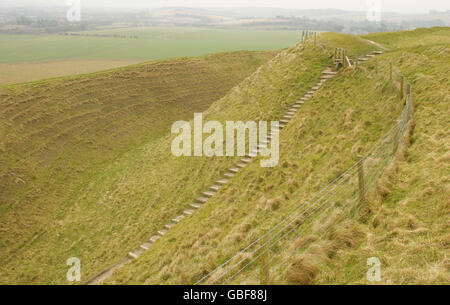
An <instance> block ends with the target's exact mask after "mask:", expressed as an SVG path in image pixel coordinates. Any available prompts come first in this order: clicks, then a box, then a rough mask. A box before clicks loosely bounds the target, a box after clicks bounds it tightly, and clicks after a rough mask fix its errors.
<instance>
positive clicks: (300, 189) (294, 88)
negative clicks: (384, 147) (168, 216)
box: [108, 34, 402, 284]
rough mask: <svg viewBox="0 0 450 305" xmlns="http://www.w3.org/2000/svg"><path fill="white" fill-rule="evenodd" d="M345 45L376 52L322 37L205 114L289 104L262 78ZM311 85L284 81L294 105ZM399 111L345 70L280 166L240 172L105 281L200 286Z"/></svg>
mask: <svg viewBox="0 0 450 305" xmlns="http://www.w3.org/2000/svg"><path fill="white" fill-rule="evenodd" d="M342 39H345V40H346V42H347V46H348V47H349V48H351V47H352V46H355V49H353V50H351V52H352V54H354V55H356V54H358V51H357V50H358V49H359V50H362V51H364V53H359V54H365V53H367V52H369V51H370V50H371V48H372V47H371V46H370V45H369V44H367V43H365V42H364V41H363V40H360V39H357V38H354V37H352V36H348V35H337V34H325V35H324V36H322V37H321V39H320V40H319V41H320V43H319V45H320V46H319V47H317V48H316V49H314V48H313V50H315V52H314V53H313V54H309V52H311V51H310V50H309V48H307V49H305V50H302V49H301V48H298V47H297V48H294V49H291V50H289V51H288V52H287V53H285V54H281V55H280V56H279V59H278V60H276V61H274V62H273V63H272V64H271V65H270V68H266V69H262V70H261V71H260V72H259V73H257V74H255V75H254V76H253V77H252V78H251V80H252V81H251V82H243V83H242V84H241V85H240V86H239V89H240V90H239V91H238V92H236V93H234V92H233V93H232V94H230V95H229V96H227V97H225V98H224V99H222V100H221V101H219V102H217V103H215V104H213V105H212V107H211V108H210V110H209V112H208V113H210V114H213V113H214V111H215V110H216V109H220V108H219V107H220V104H221V103H222V102H224V101H229V100H232V101H233V103H237V102H239V101H245V100H248V101H249V102H248V103H247V104H248V106H247V107H248V109H251V108H252V107H253V104H255V103H257V102H259V101H264V102H265V103H268V104H270V103H271V101H277V100H280V99H281V100H286V103H287V104H289V99H286V97H285V96H283V95H282V94H283V93H284V91H285V90H282V91H281V90H274V91H272V90H269V91H268V90H264V89H263V88H264V87H262V85H261V82H264V83H266V82H265V81H264V79H265V78H270V79H272V80H277V78H276V76H278V75H277V74H278V71H279V70H280V68H281V67H282V65H281V63H282V62H283V61H286V60H289V58H291V57H292V58H293V59H294V58H298V59H300V58H304V56H308V57H306V58H307V60H305V62H310V61H311V60H313V58H311V57H309V56H310V55H314V56H316V57H317V56H320V54H321V53H322V52H323V51H325V53H327V54H329V52H332V50H333V49H332V48H331V47H330V46H333V45H334V44H338V43H339V41H341V40H342ZM355 50H356V51H355ZM360 52H361V51H360ZM299 57H300V58H299ZM327 57H328V56H325V58H324V59H326V58H327ZM306 58H305V59H306ZM325 62H326V63H327V64H329V61H328V60H326V61H325ZM296 63H297V61H296ZM299 63H300V61H299V62H298V63H297V64H296V65H288V66H287V67H286V68H284V69H283V70H284V71H285V73H284V74H288V75H290V73H298V72H297V71H298V70H299V66H298V65H299ZM300 70H303V71H302V74H301V75H303V77H304V75H307V74H308V73H309V69H301V68H300ZM275 73H277V74H275ZM316 82H317V80H316ZM314 83H315V82H312V83H305V82H301V83H296V82H295V79H292V78H287V79H286V78H285V82H284V83H283V85H284V86H286V85H287V86H289V89H290V91H291V93H294V94H295V95H294V98H293V100H296V99H298V98H299V97H300V96H302V95H303V93H305V91H304V90H299V87H301V88H302V89H303V85H305V86H306V88H309V87H311V86H312V85H313V84H314ZM277 85H278V84H277V83H275V86H277ZM372 85H375V86H372ZM253 86H255V87H259V86H261V87H262V88H261V89H260V90H259V91H257V92H258V94H259V95H258V96H259V98H254V97H253V95H250V97H249V96H248V91H250V90H252V92H253V90H254V88H253ZM275 89H276V87H275ZM259 104H260V105H261V104H262V103H261V102H259ZM216 106H217V107H216ZM260 107H261V106H260ZM401 108H402V104H401V103H400V101H399V100H398V95H397V93H396V91H395V90H394V88H393V87H392V86H390V85H389V84H388V82H387V81H386V80H384V79H383V78H381V77H375V76H370V77H368V74H367V73H365V72H363V71H361V72H358V73H356V74H352V73H351V72H348V73H346V74H344V75H342V76H340V77H339V78H338V79H335V80H332V81H330V83H327V84H326V85H325V86H324V87H323V88H322V89H320V91H319V92H318V93H317V96H316V97H315V98H313V99H312V100H311V101H309V102H308V104H306V105H305V106H303V108H302V109H301V110H300V112H299V113H298V114H297V116H296V117H295V118H294V120H293V121H292V122H291V124H290V125H288V127H286V129H284V130H283V132H282V135H281V140H280V141H281V142H280V152H281V160H280V165H279V166H278V167H276V168H271V169H267V168H266V169H264V168H261V167H260V165H259V162H254V163H252V164H251V165H250V166H248V167H246V168H245V169H243V170H242V172H240V173H239V174H238V175H237V176H236V177H234V178H233V179H232V180H231V183H230V184H228V185H226V186H225V187H223V188H222V189H220V191H219V192H218V193H217V194H216V195H215V196H214V197H213V198H212V199H210V200H209V201H208V202H207V203H206V204H205V205H203V206H202V207H201V208H200V209H199V210H198V212H196V214H194V215H193V216H192V217H189V218H187V219H185V220H183V222H182V223H180V224H179V225H177V226H176V227H174V228H172V229H171V230H170V231H169V232H168V233H166V235H164V237H163V238H161V239H159V240H158V241H156V243H154V245H153V246H152V247H151V248H150V249H149V250H148V251H147V252H145V253H144V254H143V255H142V256H141V257H139V258H138V259H137V260H135V261H133V262H131V263H130V264H128V265H125V266H124V267H122V268H121V269H119V270H117V272H116V273H115V274H114V275H113V277H112V278H111V279H110V280H109V281H108V283H116V284H123V283H126V284H132V283H137V284H144V283H145V284H155V283H164V284H168V283H188V284H189V283H195V282H196V281H197V280H198V279H200V278H201V277H202V276H203V275H205V274H206V273H207V272H209V271H211V270H212V269H214V268H215V267H216V266H218V265H219V264H220V263H222V262H224V261H225V260H226V259H227V258H229V257H230V256H231V255H233V254H234V253H235V252H236V251H238V250H239V249H241V248H243V247H244V246H245V245H247V244H248V243H250V242H251V241H253V240H254V239H255V238H256V237H257V236H259V235H261V234H262V233H263V232H265V230H267V229H268V228H270V227H271V226H273V225H274V224H275V223H277V222H278V221H280V219H281V218H282V217H284V216H285V215H286V214H287V213H289V212H290V211H292V209H293V208H294V207H295V206H296V204H297V203H298V202H299V201H302V200H303V199H307V198H308V197H310V196H311V195H312V194H314V193H315V192H317V191H318V190H319V189H320V188H322V187H323V186H324V185H326V184H328V183H329V182H330V181H331V180H333V179H334V178H335V177H336V176H337V175H339V173H341V172H342V170H344V169H346V167H348V166H349V165H350V164H352V163H354V162H355V160H356V158H357V156H358V154H359V153H363V152H364V151H365V150H367V149H368V148H369V147H370V146H371V145H372V144H373V143H374V142H375V141H377V140H378V138H379V137H380V136H381V134H382V133H384V132H385V131H386V130H387V129H389V128H390V126H391V124H392V121H393V120H394V118H396V117H397V116H398V114H399V112H400V109H401ZM234 117H237V114H235V115H234ZM238 118H240V117H238ZM336 152H339V153H336ZM203 176H204V174H203ZM212 178H213V177H212ZM211 181H214V180H210V182H211ZM204 187H206V184H205V185H204ZM205 228H208V230H205ZM252 271H254V270H252ZM254 280H255V279H253V280H250V281H244V282H249V283H255V281H254ZM237 283H238V282H237Z"/></svg>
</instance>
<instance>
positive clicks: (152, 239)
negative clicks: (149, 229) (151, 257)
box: [149, 235, 161, 243]
mask: <svg viewBox="0 0 450 305" xmlns="http://www.w3.org/2000/svg"><path fill="white" fill-rule="evenodd" d="M160 238H161V235H155V236H152V237H150V239H149V241H150V242H152V243H154V242H155V241H157V240H158V239H160Z"/></svg>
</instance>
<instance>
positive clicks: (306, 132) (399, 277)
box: [106, 29, 450, 284]
mask: <svg viewBox="0 0 450 305" xmlns="http://www.w3.org/2000/svg"><path fill="white" fill-rule="evenodd" d="M442 31H444V32H445V31H447V32H448V29H434V30H430V31H423V30H417V31H413V32H411V35H412V36H413V37H414V38H413V39H414V40H415V41H416V43H411V42H407V45H408V46H405V45H403V46H402V45H401V44H400V43H399V45H398V46H397V47H395V48H393V47H392V46H393V45H394V44H392V45H391V47H392V49H390V50H389V51H388V52H386V54H385V55H382V57H380V58H378V59H377V60H378V64H377V65H378V73H377V68H376V66H377V65H376V64H375V61H374V60H369V61H368V62H367V63H365V64H363V65H362V66H361V67H360V68H359V70H358V71H357V72H355V71H353V70H348V71H344V72H342V73H340V74H339V75H338V76H337V77H335V78H334V79H332V80H329V81H328V82H327V83H325V84H324V85H323V86H322V87H321V88H320V89H319V90H318V91H317V92H316V93H315V95H314V96H313V97H312V98H311V99H310V100H308V101H307V102H306V103H305V104H304V105H303V106H301V108H300V109H299V111H298V112H297V113H296V114H295V115H294V116H293V117H292V120H291V122H290V123H289V124H288V125H287V126H286V127H285V129H283V131H282V133H281V139H280V154H281V160H280V166H279V167H276V168H271V169H264V168H261V167H260V166H259V162H254V163H252V164H250V165H248V166H247V167H245V168H244V169H242V170H241V171H240V172H239V173H238V174H237V175H236V176H234V177H233V178H232V179H231V180H230V181H229V183H228V184H226V185H225V186H224V187H222V188H221V189H220V190H219V191H218V192H217V193H216V194H215V195H214V196H213V197H212V198H210V199H209V200H208V202H207V203H205V204H204V205H202V206H201V207H200V208H199V209H198V210H197V211H196V213H195V214H193V215H192V216H190V217H187V218H185V219H183V220H182V221H181V222H180V223H179V224H177V225H176V226H175V227H173V228H172V229H171V230H169V231H168V232H167V233H165V234H164V236H163V237H162V238H160V239H158V240H157V241H156V242H154V243H153V245H152V246H151V247H150V248H149V250H147V251H146V252H144V253H143V254H142V255H141V256H140V257H139V258H137V259H136V260H134V261H132V262H130V263H129V264H126V265H124V266H123V267H122V268H120V269H118V270H116V271H115V272H114V273H113V275H112V277H111V278H110V279H109V280H107V281H106V283H108V284H161V283H164V284H169V283H172V284H174V283H176V284H179V283H185V284H186V283H187V284H193V283H196V282H197V281H199V280H200V279H202V277H203V276H205V275H207V274H208V273H209V272H211V271H213V270H214V269H215V268H216V267H218V266H220V265H221V264H222V263H224V262H225V261H227V260H228V259H229V258H230V257H232V256H233V255H235V254H236V253H238V251H239V250H241V249H244V247H245V246H247V245H249V244H251V243H252V242H254V241H255V240H257V239H258V238H259V237H260V236H262V235H263V234H264V232H267V230H269V229H270V228H272V227H274V225H275V224H278V223H279V222H280V220H282V219H283V218H284V217H286V215H288V214H289V213H291V212H292V210H293V209H294V208H296V207H297V206H298V204H299V203H301V202H305V201H307V200H308V199H309V198H311V197H312V196H313V195H314V194H316V193H317V192H318V191H319V190H321V189H322V188H323V187H325V186H326V185H327V184H328V183H330V182H331V181H333V180H334V179H335V178H336V177H338V176H339V175H341V174H342V173H343V172H344V171H345V170H346V169H347V168H349V167H350V166H351V165H352V164H354V163H355V162H356V161H357V160H358V159H359V157H360V156H361V155H363V154H365V153H366V152H367V151H368V150H369V149H371V148H372V147H373V145H374V144H375V143H376V142H378V140H379V139H380V138H381V136H382V135H384V134H385V133H386V132H387V131H388V130H390V129H391V128H392V126H393V125H394V123H395V120H396V119H397V118H398V116H399V114H400V112H401V109H402V108H403V102H402V101H401V100H400V97H399V94H398V90H397V89H396V88H395V87H394V86H393V85H392V84H391V82H390V81H389V76H388V75H389V74H388V72H387V71H389V68H388V67H389V66H388V61H390V60H392V61H393V62H394V63H395V65H396V66H398V67H399V69H400V70H401V71H404V73H405V75H406V77H407V78H408V79H410V81H411V82H412V83H413V86H414V103H415V128H414V129H413V134H412V136H411V138H410V139H409V142H408V143H409V144H408V143H407V144H406V145H407V146H406V147H404V157H403V159H402V158H401V157H400V158H398V159H396V163H395V166H394V167H391V168H389V170H388V171H387V173H386V175H385V176H384V177H383V179H382V180H381V181H380V182H379V183H378V184H377V187H376V193H374V194H370V196H369V197H368V198H367V202H366V206H364V207H363V208H362V209H361V210H360V212H359V213H357V214H355V216H354V217H349V218H346V219H344V221H342V222H340V223H339V224H338V225H336V226H335V227H333V228H332V230H331V231H329V233H328V234H327V235H325V238H324V239H323V240H318V238H317V236H316V235H315V232H316V231H320V228H321V227H322V226H323V225H324V223H322V222H320V221H317V222H315V223H313V226H312V231H311V234H310V235H308V236H299V238H298V239H295V240H294V241H292V240H291V243H285V244H283V243H280V244H277V245H276V249H277V251H278V252H277V253H281V258H280V259H279V260H280V261H285V260H287V262H288V263H287V264H286V265H285V266H284V267H283V266H282V268H272V266H270V268H269V271H268V273H269V282H270V283H275V284H282V283H290V284H308V283H317V284H325V283H326V284H329V283H368V282H367V279H366V273H367V270H368V267H367V259H368V258H369V257H378V258H379V259H380V260H381V262H382V269H381V270H382V277H381V278H382V281H381V282H382V283H396V284H398V283H403V284H406V283H422V284H423V283H448V282H449V281H450V279H449V274H450V273H449V272H448V271H449V269H448V268H449V264H448V247H449V243H448V241H449V233H448V224H449V223H450V221H449V215H450V213H449V212H450V210H449V208H450V207H449V201H448V198H447V197H448V196H446V194H447V193H448V190H449V189H448V186H449V180H448V179H449V176H448V164H449V162H448V144H449V134H448V131H447V129H448V128H447V125H448V118H447V117H448V113H449V108H448V107H449V106H448V105H449V104H448V98H449V92H448V88H449V86H448V85H449V83H448V82H449V81H448V73H446V71H448V67H449V62H450V61H449V58H448V55H449V45H448V43H449V42H448V41H441V42H440V43H437V44H435V43H430V45H423V44H422V41H433V39H432V38H430V37H428V36H427V35H436V33H439V32H440V33H442ZM423 32H426V33H423ZM427 32H428V34H427ZM430 32H431V33H430ZM383 35H385V36H383ZM383 35H381V34H380V35H375V36H368V37H366V38H368V39H375V40H376V41H378V42H379V43H383V40H393V41H394V40H395V37H397V34H396V33H393V34H383ZM391 35H392V36H391ZM439 35H441V34H439ZM441 37H450V35H441ZM377 38H379V39H377ZM355 39H356V38H351V37H348V36H345V35H333V34H324V35H323V36H322V37H321V39H320V46H321V48H323V50H327V46H338V45H336V44H338V43H341V44H342V43H343V42H346V44H347V45H346V47H347V48H348V49H349V51H350V52H351V53H353V54H352V56H354V55H358V52H355V50H359V54H366V53H368V51H369V50H370V48H369V49H367V45H365V44H364V43H363V42H362V41H355ZM349 42H352V43H349ZM357 42H359V43H357ZM371 45H372V46H373V44H371ZM411 45H412V46H411ZM321 48H319V49H321ZM397 48H398V49H397ZM355 53H356V54H355ZM304 54H305V50H302V49H301V48H298V47H297V48H294V49H291V50H289V51H287V52H285V53H281V54H280V55H279V57H281V58H280V59H279V61H280V62H277V61H274V62H272V63H271V64H270V65H268V66H270V70H265V69H262V70H261V72H260V73H261V74H262V75H261V74H259V75H258V76H257V75H255V76H254V77H255V81H253V82H251V83H248V82H244V83H242V84H241V85H240V86H239V89H240V90H239V91H238V92H235V93H233V95H234V96H233V99H234V100H246V101H248V93H247V92H248V90H251V89H250V88H252V87H251V86H249V85H250V84H251V85H253V86H257V84H258V83H259V81H258V82H256V78H257V77H258V78H259V77H262V78H263V79H264V76H266V77H268V75H270V74H273V71H277V70H279V69H280V66H281V61H283V59H282V58H284V60H287V58H289V57H292V58H294V57H297V58H298V57H299V56H304ZM318 54H319V53H315V54H314V55H315V56H318ZM294 70H298V66H297V65H290V66H289V67H288V68H287V71H286V72H285V73H289V72H288V71H294ZM268 71H271V73H267V72H268ZM265 73H267V74H265ZM303 73H307V70H304V72H303ZM259 80H260V79H259ZM286 82H288V83H290V82H291V80H290V79H287V80H286ZM294 83H295V82H294ZM309 86H312V85H309ZM299 87H300V88H303V83H295V86H293V88H291V90H292V91H291V92H294V94H295V96H294V98H293V99H292V100H296V99H298V98H299V97H301V96H303V93H304V91H303V90H296V89H295V88H299ZM280 92H283V91H282V90H280ZM261 94H263V96H265V97H267V98H264V97H260V98H259V99H250V101H252V100H253V101H254V102H253V103H256V101H261V100H264V101H268V102H269V103H270V100H273V101H277V100H279V99H280V98H281V100H283V101H286V104H288V105H289V104H292V102H291V99H289V98H286V96H282V95H281V94H279V93H278V92H277V91H275V92H263V93H261ZM229 98H231V97H225V98H224V99H222V101H228V99H229ZM222 101H219V102H218V103H217V104H214V105H213V106H212V108H211V109H210V111H211V112H213V111H214V110H215V109H220V108H219V105H220V103H221V102H222ZM253 103H249V104H250V105H251V104H253ZM215 106H216V107H217V108H216V107H215ZM408 145H410V146H408ZM198 165H200V164H198ZM203 176H206V175H205V173H202V177H203ZM211 178H213V177H211ZM205 187H206V185H205ZM343 204H345V201H343V202H338V203H337V206H339V205H340V206H341V207H343V206H342V205H343ZM180 212H181V211H180ZM334 212H336V213H335V214H337V215H339V213H341V211H340V209H339V208H338V209H336V211H334ZM335 214H333V217H334V215H335ZM326 221H327V220H326ZM205 228H207V230H206V229H205ZM304 242H306V243H308V244H309V246H308V247H306V251H303V252H302V251H299V252H298V253H295V251H294V249H295V248H296V246H297V245H299V244H301V243H304ZM292 254H294V255H293V256H292ZM238 255H239V254H238ZM244 255H245V253H241V257H243V256H244ZM221 271H223V270H221V269H220V268H219V269H218V270H217V272H216V273H217V274H219V275H220V273H221ZM259 272H260V270H259V269H258V265H256V266H253V267H251V268H248V269H245V270H244V272H242V273H241V274H239V275H238V277H236V278H234V279H232V281H231V283H245V284H257V283H259V280H260V277H259ZM212 277H213V278H214V274H213V275H212Z"/></svg>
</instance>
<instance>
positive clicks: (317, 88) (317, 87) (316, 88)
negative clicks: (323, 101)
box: [311, 86, 320, 90]
mask: <svg viewBox="0 0 450 305" xmlns="http://www.w3.org/2000/svg"><path fill="white" fill-rule="evenodd" d="M319 88H320V86H314V87H312V88H311V89H313V90H319Z"/></svg>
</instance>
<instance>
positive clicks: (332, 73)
mask: <svg viewBox="0 0 450 305" xmlns="http://www.w3.org/2000/svg"><path fill="white" fill-rule="evenodd" d="M336 74H337V72H335V71H323V72H322V75H336Z"/></svg>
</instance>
